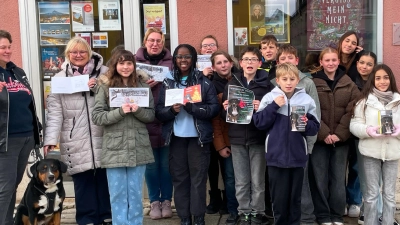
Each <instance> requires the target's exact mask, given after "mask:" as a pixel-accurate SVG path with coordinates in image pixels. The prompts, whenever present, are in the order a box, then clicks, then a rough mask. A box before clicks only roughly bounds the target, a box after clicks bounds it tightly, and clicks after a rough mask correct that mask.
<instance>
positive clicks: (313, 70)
mask: <svg viewBox="0 0 400 225" xmlns="http://www.w3.org/2000/svg"><path fill="white" fill-rule="evenodd" d="M327 53H336V55H338V58H339V54H338V51H337V50H336V49H334V48H332V47H326V48H324V49H322V51H321V53H320V54H319V58H318V62H321V60H322V58H323V57H324V55H325V54H327ZM323 69H324V68H323V67H322V66H321V65H319V66H313V67H312V68H311V69H310V73H316V72H318V71H321V70H323Z"/></svg>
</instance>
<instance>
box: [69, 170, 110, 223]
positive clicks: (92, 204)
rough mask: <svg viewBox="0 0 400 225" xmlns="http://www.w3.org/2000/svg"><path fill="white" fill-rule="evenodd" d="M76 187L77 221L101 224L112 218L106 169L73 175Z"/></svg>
mask: <svg viewBox="0 0 400 225" xmlns="http://www.w3.org/2000/svg"><path fill="white" fill-rule="evenodd" d="M72 179H73V181H74V189H75V206H76V214H75V218H76V223H77V224H79V225H84V224H90V223H93V224H101V223H102V222H103V221H104V220H105V219H111V205H110V194H109V192H108V182H107V173H106V169H102V168H97V169H96V170H87V171H85V172H82V173H77V174H74V175H72Z"/></svg>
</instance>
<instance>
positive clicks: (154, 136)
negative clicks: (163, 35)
mask: <svg viewBox="0 0 400 225" xmlns="http://www.w3.org/2000/svg"><path fill="white" fill-rule="evenodd" d="M145 50H146V48H143V47H142V48H139V50H138V51H137V52H136V61H137V62H138V63H146V64H150V60H149V59H146V57H145V56H144V51H145ZM163 51H164V52H165V55H164V57H163V58H162V59H161V60H160V61H159V62H158V64H157V65H158V66H167V67H169V69H172V64H173V63H172V55H171V52H170V51H169V50H168V49H166V48H164V50H163ZM161 87H162V82H159V83H158V84H157V85H156V86H154V87H152V88H151V92H152V93H153V98H154V104H157V102H158V97H159V92H160V89H161ZM146 126H147V130H148V131H149V137H150V142H151V147H152V148H160V147H163V146H164V144H165V141H164V139H163V138H162V123H161V122H160V121H159V120H157V119H154V121H153V122H151V123H147V124H146Z"/></svg>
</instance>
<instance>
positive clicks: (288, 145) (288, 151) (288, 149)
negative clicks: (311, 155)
mask: <svg viewBox="0 0 400 225" xmlns="http://www.w3.org/2000/svg"><path fill="white" fill-rule="evenodd" d="M287 100H288V116H289V120H288V122H289V132H287V139H286V143H287V148H286V150H287V154H288V157H287V159H288V161H287V164H286V167H288V166H289V164H290V141H289V135H290V131H291V130H292V129H291V127H292V123H291V121H290V120H291V119H292V118H291V114H290V98H288V99H287Z"/></svg>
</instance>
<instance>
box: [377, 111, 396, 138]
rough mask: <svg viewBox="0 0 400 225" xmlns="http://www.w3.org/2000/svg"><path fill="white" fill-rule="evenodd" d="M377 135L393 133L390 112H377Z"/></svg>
mask: <svg viewBox="0 0 400 225" xmlns="http://www.w3.org/2000/svg"><path fill="white" fill-rule="evenodd" d="M378 117H379V118H378V124H379V127H380V128H379V129H378V130H377V132H378V133H379V134H386V135H390V134H392V133H393V132H394V124H393V115H392V110H380V111H379V112H378Z"/></svg>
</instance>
